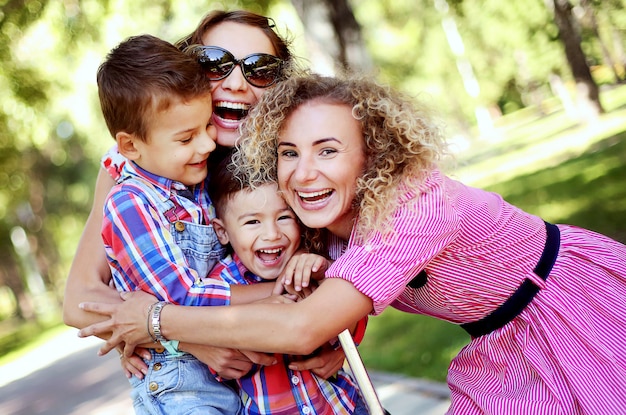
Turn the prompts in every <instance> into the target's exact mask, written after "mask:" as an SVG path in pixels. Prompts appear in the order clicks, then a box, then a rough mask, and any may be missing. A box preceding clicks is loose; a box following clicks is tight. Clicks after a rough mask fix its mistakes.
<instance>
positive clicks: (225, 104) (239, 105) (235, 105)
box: [215, 101, 250, 111]
mask: <svg viewBox="0 0 626 415" xmlns="http://www.w3.org/2000/svg"><path fill="white" fill-rule="evenodd" d="M215 106H216V107H222V108H228V109H231V110H240V111H247V110H248V109H250V104H246V103H243V102H229V101H218V102H216V103H215Z"/></svg>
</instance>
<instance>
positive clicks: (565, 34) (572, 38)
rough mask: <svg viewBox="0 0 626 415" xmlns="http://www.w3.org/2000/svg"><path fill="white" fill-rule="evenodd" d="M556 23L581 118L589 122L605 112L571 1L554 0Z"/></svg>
mask: <svg viewBox="0 0 626 415" xmlns="http://www.w3.org/2000/svg"><path fill="white" fill-rule="evenodd" d="M553 2H554V21H555V23H556V25H557V27H558V28H559V37H560V38H561V41H562V42H563V45H564V47H565V56H566V57H567V62H568V63H569V66H570V69H571V70H572V75H573V76H574V81H575V82H576V99H577V107H578V111H579V117H581V118H583V119H584V120H586V121H588V120H591V119H593V118H596V117H597V115H598V114H600V113H602V112H604V110H603V108H602V105H601V104H600V96H599V90H598V85H597V84H596V83H595V81H594V80H593V78H592V77H591V71H590V70H589V65H587V60H586V57H585V54H584V53H583V50H582V47H581V45H580V43H581V39H580V35H579V34H578V32H577V31H576V28H575V26H574V21H573V16H572V5H571V4H570V2H569V0H553Z"/></svg>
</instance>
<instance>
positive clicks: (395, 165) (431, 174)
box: [81, 76, 626, 415]
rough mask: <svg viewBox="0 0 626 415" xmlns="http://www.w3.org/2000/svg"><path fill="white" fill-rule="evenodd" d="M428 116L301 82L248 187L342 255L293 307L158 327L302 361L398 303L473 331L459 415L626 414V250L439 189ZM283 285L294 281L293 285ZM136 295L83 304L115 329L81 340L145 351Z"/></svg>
mask: <svg viewBox="0 0 626 415" xmlns="http://www.w3.org/2000/svg"><path fill="white" fill-rule="evenodd" d="M432 119H433V118H432V117H431V115H430V114H429V112H428V110H427V109H426V108H425V107H423V106H420V104H417V103H414V102H413V101H411V100H409V99H406V98H405V97H403V96H402V95H400V94H398V93H396V92H394V91H391V90H390V89H388V88H386V87H381V86H379V85H377V84H375V83H374V82H372V81H368V80H365V79H345V80H342V79H337V78H325V77H319V76H309V77H302V78H295V79H292V80H288V81H286V82H284V83H282V84H280V85H278V86H277V87H276V88H275V89H274V90H273V91H272V93H271V94H270V93H268V94H265V96H264V98H263V99H262V100H261V102H260V103H259V104H258V105H257V107H256V109H255V111H254V113H253V114H252V115H251V117H250V119H249V122H248V123H247V125H246V128H245V131H244V136H243V137H244V138H243V141H242V143H241V153H240V156H241V157H240V160H239V165H240V167H241V169H242V171H243V172H245V174H247V175H248V178H249V179H250V180H252V181H259V182H263V181H266V180H277V181H278V183H279V187H280V189H281V191H282V193H283V195H284V197H285V199H286V200H287V203H288V204H289V205H290V206H291V207H292V209H293V210H294V212H295V213H296V214H297V215H298V217H299V218H300V219H301V220H302V222H303V223H304V224H305V225H306V226H307V227H309V228H311V229H313V230H317V232H316V233H315V235H314V236H313V238H312V241H313V242H314V243H316V244H317V245H318V246H320V245H321V246H325V247H327V248H328V249H329V250H330V251H329V252H330V253H331V257H333V258H336V260H335V262H334V264H333V265H332V266H331V267H330V268H329V270H328V271H327V272H326V277H327V278H326V280H324V282H323V283H322V284H321V285H320V287H319V288H318V289H317V290H316V291H315V292H314V293H313V294H311V295H310V296H309V297H307V298H306V299H305V300H303V301H300V302H298V303H295V304H254V305H245V306H230V307H205V308H202V307H191V308H184V307H178V306H168V307H165V308H164V309H163V311H162V315H161V316H160V318H161V320H160V321H159V322H158V326H159V327H157V329H160V330H161V333H162V335H164V336H165V337H166V338H168V339H177V340H185V341H188V342H192V343H202V344H210V345H215V346H228V347H237V348H248V349H253V350H258V351H273V352H277V351H278V352H282V353H296V354H306V353H309V352H311V351H312V350H314V349H315V348H316V347H317V346H319V345H320V344H322V343H323V342H324V341H326V340H328V339H329V338H331V337H333V336H335V335H337V333H339V332H340V331H342V330H343V329H344V328H346V327H348V326H349V325H350V324H352V323H353V322H355V321H357V320H358V319H359V318H361V317H363V316H364V315H366V314H368V313H372V314H379V313H380V312H382V311H383V310H384V309H385V308H386V307H387V306H389V305H390V306H392V307H395V308H398V309H400V310H403V311H406V312H410V313H420V314H427V315H431V316H434V317H436V318H439V319H443V320H446V321H450V322H452V323H455V324H460V325H462V326H463V327H464V328H465V329H466V330H467V331H468V332H469V333H470V334H471V335H472V340H471V342H470V343H469V344H468V345H467V346H466V347H465V348H464V349H463V350H461V352H460V353H459V355H458V356H456V357H455V358H454V359H453V361H452V363H451V365H450V369H449V374H448V384H449V386H450V390H451V402H452V403H451V407H450V410H449V413H450V414H484V413H486V414H603V415H604V414H623V413H626V310H625V307H624V305H626V247H625V246H624V245H622V244H620V243H618V242H616V241H614V240H611V239H610V238H607V237H605V236H603V235H599V234H597V233H594V232H591V231H588V230H584V229H580V228H576V227H574V226H569V225H558V226H556V225H552V224H549V223H546V222H544V221H543V220H542V219H541V218H539V217H537V216H534V215H531V214H529V213H526V212H524V211H522V210H520V209H518V208H516V207H515V206H512V205H510V204H508V203H507V202H505V201H504V200H503V199H502V198H501V197H500V196H499V195H497V194H494V193H490V192H486V191H483V190H480V189H475V188H471V187H468V186H465V185H463V184H462V183H460V182H458V181H455V180H453V179H451V178H449V177H447V176H445V175H444V174H442V173H441V172H440V170H439V169H438V167H437V163H438V161H439V159H440V156H441V155H442V154H443V152H444V141H443V139H442V135H441V132H440V130H439V129H438V128H437V126H436V125H435V123H434V122H433V121H432ZM285 285H286V286H287V287H289V289H290V290H294V289H295V290H298V289H299V288H300V285H301V281H300V279H299V278H293V276H292V273H291V272H289V273H287V275H286V276H285ZM127 300H129V301H126V303H125V304H123V305H122V306H109V305H105V304H85V305H84V308H86V309H88V310H91V311H96V312H99V313H101V314H108V315H112V318H111V320H109V321H108V322H106V323H102V324H99V325H95V326H92V327H90V328H88V329H85V330H83V331H82V332H81V335H89V334H94V333H99V332H104V331H109V330H112V331H114V335H113V337H112V338H111V340H109V342H108V343H107V345H105V346H104V347H103V350H102V351H103V352H106V351H108V350H109V349H110V348H111V347H114V346H115V344H117V343H118V342H120V341H122V340H124V341H126V342H127V345H129V346H130V347H128V352H130V349H131V348H132V345H133V344H136V343H138V342H141V341H147V340H149V337H148V333H147V332H146V321H145V319H146V313H145V310H146V309H147V306H148V305H149V304H151V303H152V302H153V299H152V298H150V297H146V296H144V295H143V294H141V293H133V294H131V295H129V296H127ZM279 301H281V300H280V299H279V298H277V299H276V302H279ZM150 317H151V316H148V318H150ZM151 324H152V325H154V319H153V320H152V323H151ZM148 326H149V327H150V326H151V325H150V324H148ZM149 330H150V328H149Z"/></svg>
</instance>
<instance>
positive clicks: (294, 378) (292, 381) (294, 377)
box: [291, 376, 300, 385]
mask: <svg viewBox="0 0 626 415" xmlns="http://www.w3.org/2000/svg"><path fill="white" fill-rule="evenodd" d="M291 383H293V384H294V385H297V384H298V383H300V378H298V377H297V376H292V377H291Z"/></svg>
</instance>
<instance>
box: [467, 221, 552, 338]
mask: <svg viewBox="0 0 626 415" xmlns="http://www.w3.org/2000/svg"><path fill="white" fill-rule="evenodd" d="M545 224H546V244H545V246H544V248H543V253H542V254H541V258H539V262H537V266H536V267H535V269H534V270H533V272H534V273H535V274H537V275H538V276H539V277H541V278H542V279H543V280H544V281H545V280H547V279H548V275H549V274H550V271H551V270H552V267H553V266H554V262H555V261H556V257H557V255H558V253H559V247H560V244H561V235H560V232H559V228H558V227H557V226H556V225H553V224H551V223H548V222H545ZM538 292H539V287H538V286H537V285H535V284H534V283H533V282H532V281H531V280H529V279H528V278H527V279H525V280H524V282H523V283H522V284H521V285H520V286H519V287H518V288H517V290H515V292H514V293H513V294H512V295H511V296H510V297H509V298H508V299H507V300H506V301H505V302H504V303H503V304H502V305H501V306H500V307H498V308H497V309H495V310H494V311H493V312H491V313H490V314H488V315H487V316H485V317H483V318H481V319H480V320H478V321H474V322H472V323H466V324H461V327H462V328H463V329H465V331H467V332H468V333H469V334H470V336H472V337H480V336H484V335H485V334H489V333H491V332H492V331H494V330H497V329H499V328H501V327H503V326H504V325H505V324H507V323H508V322H510V321H512V320H513V319H514V318H515V317H517V316H518V315H519V314H520V313H521V312H522V311H524V309H525V308H526V306H528V304H530V302H531V301H532V300H533V298H534V297H535V295H537V293H538Z"/></svg>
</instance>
